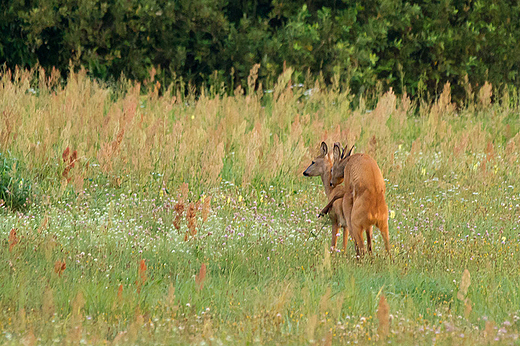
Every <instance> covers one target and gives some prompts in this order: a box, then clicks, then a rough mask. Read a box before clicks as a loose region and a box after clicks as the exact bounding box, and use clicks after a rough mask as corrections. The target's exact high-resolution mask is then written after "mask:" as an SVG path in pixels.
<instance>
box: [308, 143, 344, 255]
mask: <svg viewBox="0 0 520 346" xmlns="http://www.w3.org/2000/svg"><path fill="white" fill-rule="evenodd" d="M331 168H332V155H331V153H328V147H327V143H325V142H321V147H320V155H319V156H318V157H316V158H315V159H314V160H313V161H312V163H311V165H310V166H309V167H307V169H306V170H305V172H303V175H304V176H306V177H317V176H320V177H321V181H322V182H323V187H324V188H325V194H326V195H327V199H330V196H332V195H342V194H343V193H342V192H340V191H339V190H341V191H342V190H344V187H343V186H341V185H339V184H337V185H336V186H331V185H330V180H331V175H330V173H331ZM341 180H342V179H339V180H338V181H339V183H341ZM340 198H341V197H340ZM331 207H332V212H331V213H330V218H331V220H332V245H331V246H332V248H333V249H336V245H337V241H338V238H337V236H338V232H339V229H340V228H343V251H344V252H345V251H346V250H347V237H348V231H347V228H346V226H347V223H346V220H345V218H344V217H343V209H342V206H341V200H339V201H338V200H336V201H335V202H334V203H332V206H331Z"/></svg>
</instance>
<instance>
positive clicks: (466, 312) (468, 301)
mask: <svg viewBox="0 0 520 346" xmlns="http://www.w3.org/2000/svg"><path fill="white" fill-rule="evenodd" d="M471 310H473V308H472V303H471V299H469V298H466V300H464V317H466V319H468V318H469V315H470V314H471Z"/></svg>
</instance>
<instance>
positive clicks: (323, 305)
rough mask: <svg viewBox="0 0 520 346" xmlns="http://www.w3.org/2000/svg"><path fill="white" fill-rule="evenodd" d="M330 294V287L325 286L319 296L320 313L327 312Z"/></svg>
mask: <svg viewBox="0 0 520 346" xmlns="http://www.w3.org/2000/svg"><path fill="white" fill-rule="evenodd" d="M330 295H331V289H330V287H327V289H326V290H325V293H324V294H323V295H322V296H321V298H320V306H319V309H320V310H319V311H320V314H325V313H326V312H328V309H329V302H330Z"/></svg>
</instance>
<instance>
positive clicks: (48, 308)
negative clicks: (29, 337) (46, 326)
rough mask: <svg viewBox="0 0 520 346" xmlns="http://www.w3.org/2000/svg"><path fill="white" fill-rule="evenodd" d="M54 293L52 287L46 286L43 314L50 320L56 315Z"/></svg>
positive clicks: (45, 318)
mask: <svg viewBox="0 0 520 346" xmlns="http://www.w3.org/2000/svg"><path fill="white" fill-rule="evenodd" d="M54 309H55V307H54V294H53V292H52V288H50V287H49V286H47V287H45V291H44V292H43V298H42V314H43V318H44V320H50V319H51V318H52V316H53V315H54Z"/></svg>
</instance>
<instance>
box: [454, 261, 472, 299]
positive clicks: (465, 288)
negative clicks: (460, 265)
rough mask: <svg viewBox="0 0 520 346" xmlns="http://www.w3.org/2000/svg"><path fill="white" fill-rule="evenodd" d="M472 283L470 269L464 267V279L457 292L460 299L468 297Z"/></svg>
mask: <svg viewBox="0 0 520 346" xmlns="http://www.w3.org/2000/svg"><path fill="white" fill-rule="evenodd" d="M470 284H471V276H470V274H469V270H467V269H464V273H462V280H461V282H460V288H459V292H457V298H458V299H460V300H464V298H466V294H467V293H468V288H469V285H470Z"/></svg>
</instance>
